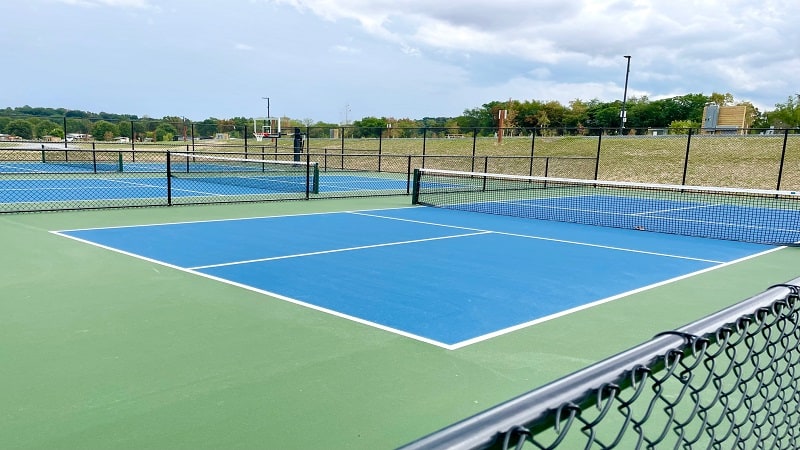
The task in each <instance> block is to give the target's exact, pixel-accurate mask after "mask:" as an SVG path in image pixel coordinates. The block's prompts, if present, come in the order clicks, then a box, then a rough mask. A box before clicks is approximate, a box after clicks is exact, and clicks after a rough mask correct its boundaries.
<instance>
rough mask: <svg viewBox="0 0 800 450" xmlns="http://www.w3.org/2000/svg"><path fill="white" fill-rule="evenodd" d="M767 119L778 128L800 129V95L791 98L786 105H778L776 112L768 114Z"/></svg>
mask: <svg viewBox="0 0 800 450" xmlns="http://www.w3.org/2000/svg"><path fill="white" fill-rule="evenodd" d="M767 118H768V120H769V124H770V125H771V126H774V127H776V128H797V127H800V94H795V95H794V96H789V98H788V99H786V103H776V104H775V110H774V111H772V112H771V113H768V114H767Z"/></svg>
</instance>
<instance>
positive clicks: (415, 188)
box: [411, 169, 420, 205]
mask: <svg viewBox="0 0 800 450" xmlns="http://www.w3.org/2000/svg"><path fill="white" fill-rule="evenodd" d="M419 178H420V170H419V169H414V180H413V181H412V183H411V204H412V205H418V204H419Z"/></svg>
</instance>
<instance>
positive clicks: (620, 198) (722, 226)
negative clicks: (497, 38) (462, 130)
mask: <svg viewBox="0 0 800 450" xmlns="http://www.w3.org/2000/svg"><path fill="white" fill-rule="evenodd" d="M413 202H414V203H415V204H422V205H428V206H437V207H442V208H449V209H457V210H465V211H474V212H483V213H490V214H500V215H507V216H516V217H524V218H530V219H542V220H554V221H562V222H573V223H581V224H589V225H598V226H607V227H616V228H627V229H633V230H639V231H656V232H661V233H672V234H681V235H688V236H698V237H706V238H714V239H729V240H738V241H747V242H756V243H763V244H774V245H792V244H796V243H797V242H799V241H800V193H799V192H794V191H772V190H761V189H736V188H724V187H705V186H684V185H664V184H647V183H635V182H613V181H600V180H576V179H567V178H545V177H531V176H513V175H504V174H492V173H479V172H459V171H450V170H435V169H417V170H416V171H415V175H414V185H413Z"/></svg>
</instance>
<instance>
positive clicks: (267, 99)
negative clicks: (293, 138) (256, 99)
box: [261, 97, 272, 120]
mask: <svg viewBox="0 0 800 450" xmlns="http://www.w3.org/2000/svg"><path fill="white" fill-rule="evenodd" d="M261 99H262V100H266V101H267V120H269V118H270V117H272V116H270V115H269V97H261Z"/></svg>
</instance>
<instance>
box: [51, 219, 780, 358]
mask: <svg viewBox="0 0 800 450" xmlns="http://www.w3.org/2000/svg"><path fill="white" fill-rule="evenodd" d="M410 208H422V207H417V206H412V207H398V208H386V209H378V210H376V209H368V210H353V211H326V212H316V213H307V214H285V215H279V216H258V217H246V218H233V219H212V220H196V221H186V222H171V223H160V224H149V225H124V226H112V227H100V228H79V229H72V230H60V231H50V233H52V234H56V235H58V236H62V237H65V238H68V239H72V240H75V241H78V242H82V243H85V244H89V245H93V246H95V247H99V248H103V249H106V250H110V251H113V252H116V253H120V254H123V255H126V256H131V257H133V258H137V259H140V260H144V261H148V262H150V263H153V264H158V265H161V266H164V267H169V268H172V269H175V270H179V271H181V272H186V273H189V274H192V275H198V276H201V277H203V278H207V279H211V280H214V281H218V282H221V283H225V284H229V285H232V286H236V287H239V288H242V289H246V290H248V291H252V292H257V293H260V294H264V295H268V296H270V297H273V298H276V299H278V300H283V301H286V302H289V303H293V304H296V305H299V306H303V307H306V308H309V309H312V310H316V311H320V312H323V313H326V314H330V315H332V316H336V317H340V318H343V319H347V320H350V321H353V322H356V323H360V324H363V325H368V326H370V327H373V328H377V329H380V330H383V331H388V332H390V333H393V334H397V335H399V336H403V337H407V338H410V339H413V340H416V341H420V342H424V343H427V344H431V345H434V346H437V347H440V348H443V349H446V350H458V349H460V348H463V347H466V346H469V345H472V344H475V343H478V342H483V341H486V340H489V339H491V338H494V337H498V336H502V335H505V334H508V333H511V332H514V331H517V330H521V329H524V328H527V327H530V326H532V325H536V324H539V323H543V322H547V321H549V320H553V319H556V318H559V317H562V316H565V315H568V314H571V313H573V312H577V311H581V310H584V309H588V308H591V307H594V306H597V305H601V304H604V303H608V302H611V301H614V300H618V299H620V298H624V297H627V296H630V295H633V294H637V293H639V292H644V291H647V290H650V289H653V288H656V287H659V286H663V285H666V284H669V283H673V282H675V281H679V280H683V279H686V278H690V277H693V276H696V275H699V274H702V273H706V272H710V271H713V270H717V269H719V268H722V267H726V266H729V265H733V264H737V263H739V262H742V261H745V260H748V259H752V258H756V257H759V256H762V255H765V254H768V253H772V252H774V251H777V250H781V249H783V248H785V247H776V248H772V249H769V250H766V251H763V252H760V253H756V254H753V255H749V256H745V257H743V258H739V259H736V260H733V261H729V262H724V263H722V262H719V261H712V260H704V259H698V258H690V257H681V256H676V255H666V254H659V253H653V252H645V251H638V250H632V249H621V248H615V247H608V246H602V245H597V244H588V243H580V242H572V241H566V240H560V239H551V238H544V237H536V236H526V235H515V234H513V233H502V232H496V231H490V230H481V229H475V228H468V227H460V226H454V225H445V224H437V223H433V222H425V221H419V220H413V219H403V218H396V217H391V216H383V215H379V214H370V213H369V212H371V211H391V210H398V209H410ZM328 214H354V215H364V216H369V217H376V218H383V219H389V220H398V221H406V222H412V223H420V224H428V225H438V226H443V227H448V228H458V229H464V230H472V231H474V233H468V234H462V235H454V236H446V237H440V238H429V239H421V240H418V241H406V242H396V243H387V244H378V245H373V246H364V247H353V248H351V249H352V250H356V249H360V248H370V247H380V246H387V245H399V244H404V243H410V242H420V241H426V240H438V239H448V238H455V237H466V236H475V235H482V234H490V233H494V234H503V235H509V236H517V237H523V238H530V239H540V240H546V241H554V242H563V243H568V244H577V245H586V246H591V247H600V248H607V249H613V250H620V251H631V252H635V253H645V254H652V255H657V256H667V257H675V258H682V259H692V260H697V261H705V262H709V263H715V264H717V265H715V266H713V267H709V268H706V269H702V270H699V271H696V272H692V273H688V274H685V275H681V276H678V277H674V278H671V279H668V280H664V281H660V282H658V283H654V284H651V285H648V286H644V287H641V288H637V289H634V290H631V291H627V292H623V293H620V294H617V295H614V296H611V297H607V298H604V299H600V300H596V301H594V302H591V303H587V304H584V305H581V306H578V307H575V308H571V309H567V310H564V311H560V312H558V313H556V314H551V315H549V316H545V317H540V318H538V319H534V320H531V321H528V322H525V323H521V324H518V325H514V326H512V327H508V328H504V329H501V330H497V331H494V332H491V333H487V334H484V335H481V336H476V337H474V338H470V339H467V340H464V341H460V342H456V343H454V344H446V343H443V342H439V341H436V340H434V339H430V338H426V337H424V336H419V335H416V334H413V333H409V332H407V331H403V330H399V329H396V328H393V327H389V326H386V325H382V324H379V323H376V322H372V321H369V320H365V319H362V318H359V317H356V316H351V315H349V314H344V313H342V312H339V311H336V310H332V309H328V308H324V307H321V306H318V305H314V304H312V303H308V302H304V301H302V300H298V299H295V298H292V297H287V296H285V295H281V294H278V293H276V292H271V291H267V290H264V289H258V288H256V287H253V286H249V285H246V284H242V283H238V282H235V281H231V280H227V279H225V278H220V277H216V276H214V275H209V274H206V273H203V272H199V271H198V270H197V269H200V268H206V267H218V266H222V265H230V264H243V263H246V262H247V261H243V262H239V263H228V264H219V265H212V266H198V267H194V268H184V267H180V266H176V265H174V264H170V263H166V262H163V261H159V260H156V259H152V258H148V257H146V256H142V255H138V254H135V253H131V252H127V251H125V250H120V249H117V248H114V247H109V246H106V245H102V244H98V243H95V242H92V241H89V240H86V239H82V238H78V237H74V236H70V235H68V234H65V233H68V232H71V231H90V230H103V229H122V228H134V227H137V228H138V227H146V226H162V225H181V224H192V223H207V222H229V221H242V220H257V219H273V218H285V217H299V216H315V215H328ZM351 249H340V250H332V251H327V252H314V253H309V254H308V255H312V254H319V253H330V252H336V251H347V250H351ZM293 256H305V255H290V256H286V257H293ZM280 258H285V257H278V258H266V259H264V260H270V259H280ZM255 261H257V260H253V261H252V262H255Z"/></svg>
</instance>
